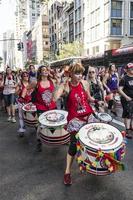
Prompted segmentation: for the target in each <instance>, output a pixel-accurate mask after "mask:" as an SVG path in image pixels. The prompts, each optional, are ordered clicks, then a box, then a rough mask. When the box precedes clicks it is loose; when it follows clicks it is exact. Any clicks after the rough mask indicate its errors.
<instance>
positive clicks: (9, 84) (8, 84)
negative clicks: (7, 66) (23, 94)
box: [3, 76, 15, 95]
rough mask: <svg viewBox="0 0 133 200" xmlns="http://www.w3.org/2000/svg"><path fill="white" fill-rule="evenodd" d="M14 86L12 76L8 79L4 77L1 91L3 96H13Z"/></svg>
mask: <svg viewBox="0 0 133 200" xmlns="http://www.w3.org/2000/svg"><path fill="white" fill-rule="evenodd" d="M14 85H15V81H14V78H13V76H10V77H7V76H6V77H5V80H4V89H3V94H4V95H9V94H14V93H15V88H14V87H13V86H14Z"/></svg>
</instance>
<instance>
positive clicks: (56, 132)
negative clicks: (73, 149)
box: [38, 110, 70, 146]
mask: <svg viewBox="0 0 133 200" xmlns="http://www.w3.org/2000/svg"><path fill="white" fill-rule="evenodd" d="M67 115H68V112H66V111H64V110H50V111H47V112H44V113H43V114H41V115H40V117H39V123H40V126H39V131H38V132H39V138H40V140H41V141H42V142H43V143H45V144H49V145H56V146H57V145H62V144H67V143H68V142H69V140H70V134H69V133H68V132H67V131H66V130H65V128H64V127H65V125H66V124H67Z"/></svg>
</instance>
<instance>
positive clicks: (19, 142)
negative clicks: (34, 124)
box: [0, 111, 133, 200]
mask: <svg viewBox="0 0 133 200" xmlns="http://www.w3.org/2000/svg"><path fill="white" fill-rule="evenodd" d="M0 112H1V111H0ZM16 130H17V124H12V123H11V122H10V123H9V122H7V121H6V117H5V114H3V113H0V200H117V199H118V198H119V199H120V200H133V156H132V155H133V140H131V141H129V142H128V144H127V153H126V156H125V159H124V163H125V166H126V170H125V171H122V172H117V173H115V174H111V175H108V176H102V177H99V176H94V175H90V174H87V175H86V174H81V173H80V172H79V168H78V165H77V163H76V162H74V165H73V170H72V177H73V185H72V186H70V187H66V186H64V185H63V173H64V168H65V158H66V152H67V149H68V146H67V145H63V146H61V147H50V146H47V145H43V152H41V153H37V152H36V151H35V146H36V139H35V131H34V129H28V131H27V134H26V136H25V137H24V138H19V137H18V136H17V132H16Z"/></svg>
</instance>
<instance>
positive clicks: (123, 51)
mask: <svg viewBox="0 0 133 200" xmlns="http://www.w3.org/2000/svg"><path fill="white" fill-rule="evenodd" d="M130 53H133V46H132V47H124V48H120V49H113V50H112V56H118V55H125V54H130Z"/></svg>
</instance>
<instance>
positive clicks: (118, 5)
mask: <svg viewBox="0 0 133 200" xmlns="http://www.w3.org/2000/svg"><path fill="white" fill-rule="evenodd" d="M111 17H122V1H112V2H111Z"/></svg>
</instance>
